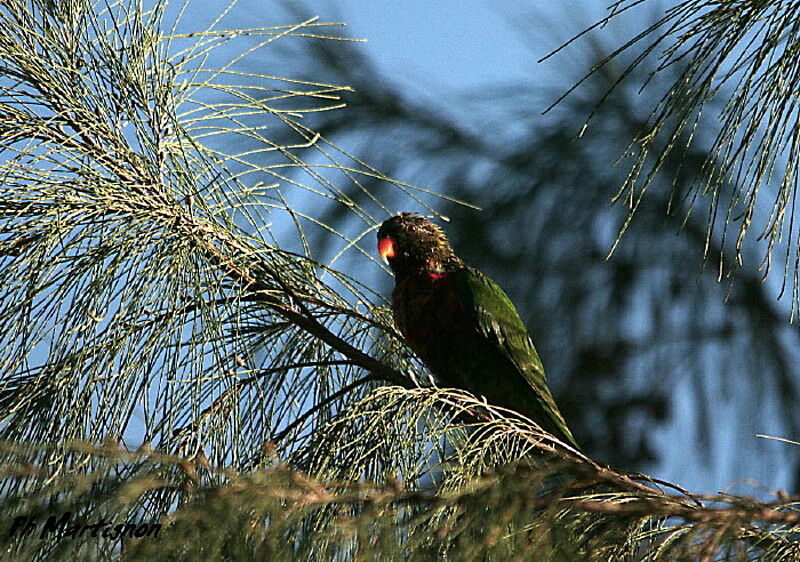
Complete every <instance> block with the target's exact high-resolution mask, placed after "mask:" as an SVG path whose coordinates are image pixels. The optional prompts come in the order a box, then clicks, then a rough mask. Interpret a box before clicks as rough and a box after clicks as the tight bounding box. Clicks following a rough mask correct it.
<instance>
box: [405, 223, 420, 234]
mask: <svg viewBox="0 0 800 562" xmlns="http://www.w3.org/2000/svg"><path fill="white" fill-rule="evenodd" d="M416 231H417V227H416V226H414V225H413V224H409V225H408V226H406V232H416Z"/></svg>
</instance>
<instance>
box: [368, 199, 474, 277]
mask: <svg viewBox="0 0 800 562" xmlns="http://www.w3.org/2000/svg"><path fill="white" fill-rule="evenodd" d="M378 253H379V254H380V256H381V259H382V260H383V261H385V262H386V263H387V264H389V266H390V267H391V268H392V271H393V272H394V274H395V275H398V274H405V273H410V272H414V271H417V272H427V273H434V274H435V273H441V272H442V271H444V270H445V269H447V267H448V266H451V265H453V264H456V263H460V260H459V259H458V258H457V257H456V256H455V254H454V253H453V250H452V249H451V248H450V243H449V242H448V241H447V237H446V236H445V235H444V232H442V229H441V228H439V227H438V226H436V225H435V224H433V223H432V222H430V221H429V220H426V219H424V218H422V217H420V216H418V215H415V214H414V213H400V214H398V215H395V216H393V217H392V218H390V219H388V220H386V221H384V223H383V224H382V225H381V227H380V229H378Z"/></svg>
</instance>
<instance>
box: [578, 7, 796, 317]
mask: <svg viewBox="0 0 800 562" xmlns="http://www.w3.org/2000/svg"><path fill="white" fill-rule="evenodd" d="M641 4H642V1H641V0H623V1H620V2H616V3H614V5H613V8H612V9H611V10H610V12H611V13H610V15H609V16H608V17H607V18H606V19H604V20H602V21H600V22H598V23H597V24H596V26H602V25H605V24H606V23H608V22H609V21H610V20H612V19H615V18H618V17H620V16H621V15H622V14H624V13H626V12H628V11H630V10H632V9H633V8H635V7H637V6H638V5H641ZM799 13H800V3H798V2H797V1H795V0H764V1H757V2H754V1H751V0H731V1H730V2H716V1H709V0H688V1H683V2H677V3H675V5H674V6H671V7H667V8H666V9H664V10H663V15H662V16H661V17H660V18H659V19H657V21H655V23H653V24H652V25H651V26H649V27H648V28H647V29H645V30H643V31H642V32H641V33H639V34H637V35H636V36H635V37H634V38H633V39H631V40H630V41H628V42H626V43H624V44H623V45H621V46H620V47H619V48H618V49H617V50H615V51H614V52H612V53H611V54H610V55H609V56H608V57H607V58H606V59H605V60H603V61H600V62H599V63H598V64H597V66H596V67H595V69H594V70H593V71H592V72H596V71H598V70H599V69H601V68H603V67H605V66H606V65H607V64H608V63H610V62H612V61H617V60H618V59H621V58H622V57H623V55H624V54H625V53H627V52H631V51H632V52H634V53H635V57H633V60H632V61H630V62H629V63H626V64H627V68H626V70H625V71H624V72H623V73H622V74H621V77H620V78H619V81H618V83H617V84H619V83H621V82H622V81H624V80H625V79H626V78H627V77H628V76H629V75H632V74H634V71H635V70H637V69H638V68H639V67H640V66H647V65H648V64H649V62H648V61H649V60H650V59H652V58H653V57H657V58H658V64H657V65H656V66H655V68H653V69H652V71H651V75H650V78H649V79H648V80H646V81H644V82H643V83H642V84H641V87H642V89H646V88H653V89H655V90H656V91H658V92H659V93H660V95H661V96H662V97H661V99H660V100H659V102H658V103H657V104H656V105H655V107H653V109H652V112H651V113H650V115H649V119H648V120H647V123H646V127H644V128H643V130H642V131H641V134H640V135H639V136H638V137H637V138H636V139H635V140H634V141H633V142H632V143H631V146H630V152H631V155H632V156H633V162H632V165H631V168H630V174H629V176H628V178H627V180H626V181H625V183H624V184H623V185H622V187H621V188H620V191H619V193H618V194H617V198H618V199H619V200H621V201H624V202H625V203H626V205H627V206H628V208H629V210H630V217H629V220H630V218H632V216H633V214H634V213H635V212H636V210H637V209H638V208H639V207H640V205H641V202H642V199H643V198H644V197H646V192H647V190H648V187H649V186H650V185H651V184H652V183H653V181H654V180H655V178H656V177H657V175H658V173H659V172H660V171H661V170H662V168H663V167H664V166H665V164H666V163H667V162H668V160H669V159H670V157H671V155H673V153H676V154H677V156H678V157H680V156H681V155H684V154H690V153H691V152H692V150H693V148H694V147H695V146H696V145H700V146H701V147H703V150H704V151H705V152H706V153H707V155H708V156H707V158H706V160H705V161H704V162H702V170H703V173H702V174H701V175H700V177H699V178H698V179H697V180H696V181H695V182H694V184H693V185H692V189H690V190H680V191H679V192H678V193H677V197H678V198H681V199H684V200H685V201H688V202H689V203H690V209H691V208H692V207H694V206H695V204H696V203H698V204H699V202H700V201H703V200H705V202H704V203H703V205H702V206H703V207H705V209H704V210H705V211H707V217H708V220H707V238H708V240H709V244H707V246H706V252H707V253H708V254H710V256H709V257H711V258H712V259H713V260H714V261H715V262H717V263H718V264H719V270H720V276H722V275H723V272H725V271H726V270H727V269H730V268H733V267H736V266H737V265H740V264H741V261H742V248H743V241H744V238H745V236H746V235H747V234H748V231H749V229H750V228H751V227H755V228H756V234H755V237H756V238H757V239H758V240H764V241H765V244H764V246H763V248H762V249H761V254H762V256H763V259H762V262H761V267H762V268H763V274H764V275H765V276H766V275H767V273H768V272H769V268H770V266H771V264H772V262H773V260H775V261H777V262H778V264H779V267H781V268H782V269H783V274H784V280H783V282H784V289H785V288H786V286H787V284H788V286H790V287H791V288H792V294H793V298H792V309H793V311H796V309H797V306H798V304H800V283H798V280H800V243H798V242H799V241H800V238H799V237H800V229H799V228H798V226H797V223H796V222H795V212H796V199H797V187H798V175H799V174H800V127H798V122H800V121H798V119H800V113H799V111H798V103H797V100H798V98H797V89H798V85H799V84H800V58H798V45H800V24H799V23H798V14H799ZM676 66H677V67H679V68H680V72H678V73H675V72H674V71H673V69H674V68H675V67H676ZM649 70H650V69H648V71H649ZM665 75H666V76H668V77H669V79H671V80H673V81H672V82H671V83H670V84H669V85H668V86H667V87H666V88H663V89H662V86H663V84H661V85H656V84H658V82H659V80H658V78H661V77H662V76H665ZM613 92H614V89H613V88H612V89H610V90H609V91H608V92H607V94H606V95H607V96H611V95H612V93H613ZM704 113H705V114H707V115H710V116H712V117H713V118H715V119H716V120H718V124H717V126H715V127H714V128H713V132H714V133H713V137H712V139H711V141H710V143H709V142H708V140H709V139H708V138H707V137H708V132H709V131H708V128H704V127H703V124H704V123H706V122H707V115H704ZM707 144H708V147H706V145H707ZM731 185H733V186H735V189H733V190H731V189H729V187H730V186H731ZM626 226H627V225H626ZM624 231H625V228H623V229H622V231H621V233H620V234H622V233H623V232H624ZM716 231H720V235H719V237H720V238H721V239H722V242H721V245H722V246H723V248H724V246H726V245H727V244H728V243H729V241H728V238H730V237H731V236H733V238H734V239H733V241H731V242H730V243H732V244H733V247H734V248H735V251H736V255H735V260H730V259H728V258H729V256H726V252H725V251H724V249H722V248H721V249H717V251H714V250H715V249H714V247H713V243H711V240H713V238H714V237H715V235H716ZM779 249H780V251H778V255H777V256H775V252H776V250H779ZM776 257H777V259H775V258H776ZM782 292H783V290H782Z"/></svg>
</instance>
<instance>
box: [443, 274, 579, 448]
mask: <svg viewBox="0 0 800 562" xmlns="http://www.w3.org/2000/svg"><path fill="white" fill-rule="evenodd" d="M454 276H455V279H454V280H455V283H456V287H457V290H458V292H459V298H460V300H461V304H462V306H463V307H464V310H465V312H466V314H467V315H468V316H469V317H470V318H469V321H470V322H471V323H473V324H474V325H475V326H477V329H478V331H479V333H480V336H481V337H484V338H486V340H488V343H489V344H491V345H493V346H495V347H496V348H498V349H499V350H500V351H501V353H502V354H503V355H505V356H507V357H508V358H509V359H510V360H511V362H512V363H513V364H514V365H515V367H516V369H517V370H518V371H519V374H520V375H521V377H522V378H523V379H524V380H525V381H526V382H527V383H528V384H529V385H530V386H531V388H532V389H533V390H534V396H535V400H537V401H538V403H539V407H540V409H541V410H542V411H543V412H544V413H545V414H546V415H547V416H548V417H549V418H550V421H551V422H552V425H554V426H555V427H557V428H558V429H559V430H560V432H561V433H562V437H566V438H567V440H568V441H569V442H570V443H571V444H572V445H575V446H576V447H577V444H576V443H575V438H574V437H573V436H572V433H571V432H570V430H569V428H568V427H567V424H566V422H565V421H564V418H563V417H562V415H561V412H559V411H558V407H557V406H556V403H555V401H554V400H553V396H552V394H550V389H549V388H548V387H547V380H546V379H545V374H544V368H543V367H542V361H541V359H539V354H538V353H536V348H535V347H534V346H533V342H532V341H531V338H530V336H529V335H528V330H527V329H526V328H525V324H524V323H523V322H522V319H521V318H520V316H519V313H518V312H517V309H516V308H515V307H514V305H513V303H512V302H511V299H509V298H508V295H506V293H505V291H503V289H501V288H500V286H499V285H497V284H496V283H495V282H494V281H492V280H491V279H490V278H489V277H487V276H486V275H484V274H483V273H481V272H480V271H478V270H476V269H473V268H469V267H468V268H463V269H460V270H458V271H457V272H454ZM534 421H540V420H534Z"/></svg>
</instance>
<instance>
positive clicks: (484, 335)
mask: <svg viewBox="0 0 800 562" xmlns="http://www.w3.org/2000/svg"><path fill="white" fill-rule="evenodd" d="M378 254H379V255H380V257H381V259H382V260H383V261H384V262H386V263H387V264H388V266H389V267H390V268H391V270H392V273H393V274H394V278H395V286H394V290H393V291H392V297H391V309H392V317H393V319H394V322H395V324H396V325H397V328H398V329H399V331H400V333H401V335H402V336H403V339H404V340H405V343H406V344H407V345H408V346H409V347H410V348H411V350H412V351H414V353H416V355H417V356H418V357H419V358H420V359H421V360H422V362H423V363H424V364H425V365H426V366H427V367H428V368H429V369H430V371H431V372H432V373H433V375H434V376H435V378H436V379H437V380H438V381H439V383H440V384H441V386H445V387H450V388H457V389H461V390H466V391H468V392H470V393H471V394H473V395H474V396H476V397H478V398H484V399H485V400H486V401H487V402H488V403H489V404H492V405H495V406H500V407H503V408H506V409H508V410H512V411H514V412H516V413H517V414H520V415H522V416H524V417H526V418H528V419H530V420H532V421H534V422H535V423H537V424H538V425H539V426H540V427H541V428H542V429H543V430H545V431H547V432H548V433H550V434H552V435H554V436H555V437H556V438H558V439H559V440H561V441H562V442H563V443H565V444H567V445H569V446H572V447H574V448H575V449H579V447H578V444H577V442H576V441H575V438H574V437H573V435H572V432H571V431H570V430H569V427H567V423H566V421H565V420H564V417H563V416H562V415H561V412H559V410H558V406H556V403H555V400H554V399H553V396H552V394H551V393H550V389H549V388H548V386H547V380H546V378H545V373H544V368H543V366H542V361H541V359H540V358H539V354H538V353H537V352H536V348H535V347H534V345H533V341H532V340H531V338H530V336H529V334H528V330H527V329H526V327H525V324H524V322H523V321H522V319H521V318H520V315H519V313H518V312H517V309H516V308H515V307H514V305H513V303H512V302H511V300H510V299H509V297H508V295H506V293H505V291H503V289H501V288H500V286H499V285H497V283H495V282H494V281H492V279H491V278H489V277H488V276H487V275H485V274H484V273H482V272H481V271H479V270H478V269H476V268H474V267H470V266H469V265H467V264H466V263H464V261H463V260H461V259H460V258H459V257H458V256H456V254H455V253H454V251H453V249H452V248H451V246H450V243H449V241H448V240H447V237H446V235H445V233H444V232H443V231H442V229H441V228H439V226H437V225H436V224H434V223H432V222H431V221H429V220H427V219H425V218H423V217H421V216H419V215H417V214H415V213H407V212H404V213H399V214H397V215H395V216H392V217H391V218H389V219H387V220H386V221H384V222H383V224H381V226H380V228H379V229H378Z"/></svg>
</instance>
